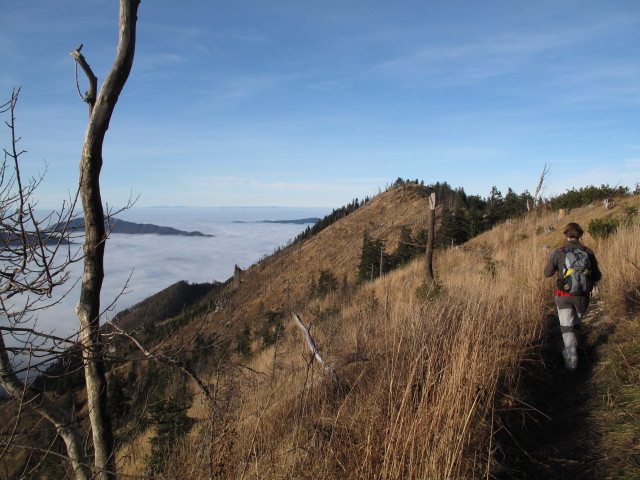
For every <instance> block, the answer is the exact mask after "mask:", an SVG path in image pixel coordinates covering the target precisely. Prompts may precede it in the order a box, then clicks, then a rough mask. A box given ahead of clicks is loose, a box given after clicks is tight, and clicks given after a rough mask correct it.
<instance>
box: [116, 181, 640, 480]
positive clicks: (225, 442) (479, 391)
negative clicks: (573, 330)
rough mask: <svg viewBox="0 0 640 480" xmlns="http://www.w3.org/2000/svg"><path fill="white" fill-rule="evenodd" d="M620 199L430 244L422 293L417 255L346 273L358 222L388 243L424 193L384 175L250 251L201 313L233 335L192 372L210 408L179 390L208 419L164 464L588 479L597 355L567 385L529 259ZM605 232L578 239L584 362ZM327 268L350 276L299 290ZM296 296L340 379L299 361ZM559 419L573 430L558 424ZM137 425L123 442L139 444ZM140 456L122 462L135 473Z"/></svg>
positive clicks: (213, 474) (544, 287) (255, 471)
mask: <svg viewBox="0 0 640 480" xmlns="http://www.w3.org/2000/svg"><path fill="white" fill-rule="evenodd" d="M625 202H626V203H625ZM619 203H620V205H619V206H618V207H617V210H616V209H614V210H604V208H603V207H602V206H601V205H598V206H594V207H592V208H589V207H584V208H580V209H575V210H573V211H571V212H570V216H569V218H558V214H557V213H554V212H551V211H548V212H544V211H542V212H532V213H531V214H529V215H527V216H525V217H523V218H520V219H516V220H512V221H508V222H505V223H504V224H502V225H500V226H498V227H496V228H495V229H493V230H492V231H490V232H486V233H485V234H482V235H480V236H478V237H477V238H475V239H473V240H472V241H470V242H468V244H466V245H465V246H464V247H463V248H454V249H448V250H446V251H442V252H439V254H438V255H437V258H436V267H435V270H436V275H437V277H438V281H439V284H440V285H441V287H442V288H441V290H440V291H439V292H431V293H429V291H428V290H425V288H424V286H423V266H422V261H423V260H421V259H417V260H416V261H414V262H413V263H411V264H409V265H408V266H407V267H405V268H403V269H399V270H397V271H395V272H392V273H389V274H387V275H385V276H384V277H383V278H381V279H378V280H376V281H375V282H372V283H368V284H365V285H364V286H362V287H356V286H355V272H356V267H357V263H358V259H359V255H360V250H361V247H362V238H363V234H364V232H365V231H368V232H369V233H370V234H371V235H374V236H376V237H379V238H382V239H384V240H385V241H386V244H387V246H388V249H393V248H395V244H396V243H397V241H398V239H399V235H400V230H401V228H402V227H403V226H410V227H413V228H416V229H418V228H422V227H423V226H424V225H425V222H426V208H427V199H426V195H425V190H424V189H423V188H421V187H420V186H418V185H412V184H409V185H405V186H403V187H400V188H393V189H390V190H388V191H386V192H384V193H382V194H380V195H378V196H377V197H375V198H374V199H372V200H371V201H370V202H368V203H367V204H366V205H364V206H363V207H361V208H360V209H358V210H356V211H355V212H354V213H352V214H350V215H349V216H347V217H346V218H344V219H342V220H340V221H338V222H336V223H335V224H333V225H331V226H329V227H328V228H326V229H325V230H323V231H321V232H320V233H319V234H317V235H316V236H314V237H312V238H311V239H309V240H306V241H304V242H302V243H300V244H294V245H292V246H289V247H287V248H284V249H281V250H279V251H277V252H275V253H274V254H273V255H272V256H270V257H267V258H265V259H263V260H261V261H260V262H259V263H258V264H256V265H254V266H253V267H251V268H250V269H248V270H247V271H244V272H241V273H240V274H239V276H238V277H237V278H236V279H235V280H230V281H229V282H227V284H226V286H225V289H224V290H223V293H221V294H219V295H217V296H216V297H215V299H214V302H215V305H216V307H215V309H214V310H213V311H210V312H209V313H208V314H207V317H206V318H207V320H206V323H205V324H204V325H201V324H198V325H199V327H198V328H201V329H202V330H201V334H202V336H204V337H206V338H209V339H212V338H215V340H213V341H212V342H211V345H212V346H211V348H212V349H213V350H217V351H218V352H219V351H220V350H219V348H220V347H221V346H222V345H223V344H224V343H225V341H223V340H221V336H220V335H221V334H220V332H221V331H225V332H226V338H227V339H228V341H230V342H231V349H230V350H227V351H228V356H227V357H225V358H227V360H225V361H224V363H223V364H220V363H219V362H220V357H216V358H218V360H217V361H216V362H214V364H213V365H216V366H215V369H214V370H215V371H216V373H215V374H213V375H211V374H206V373H204V372H206V369H205V370H201V371H202V372H203V373H204V374H205V375H207V378H208V381H209V382H210V384H211V385H216V388H217V389H218V390H217V391H218V394H217V395H216V396H215V402H214V405H215V407H214V411H215V412H218V413H214V414H213V416H211V414H210V413H208V412H209V408H210V407H205V405H204V404H203V403H202V402H203V399H202V397H201V396H200V395H198V394H197V393H196V391H195V390H193V389H192V388H190V391H192V392H194V393H196V398H200V400H199V401H197V402H196V403H195V404H194V406H193V407H192V408H191V409H190V410H189V413H188V415H189V416H190V417H191V418H194V419H197V421H198V423H200V424H201V425H202V426H203V428H204V426H206V428H205V430H199V432H200V433H197V432H196V431H192V432H191V434H189V435H187V436H186V437H184V444H183V447H181V449H180V452H181V453H180V455H179V456H177V457H176V456H174V457H172V459H171V460H170V461H167V462H166V464H165V467H164V469H165V472H167V474H168V475H171V474H172V472H173V474H174V475H178V474H177V472H181V475H180V478H194V479H195V478H278V477H280V476H288V477H291V478H354V479H360V478H380V476H382V477H383V478H434V479H435V478H438V479H440V478H475V477H482V478H530V477H531V475H534V478H538V477H536V476H537V475H541V474H542V475H545V476H547V477H549V478H566V477H563V475H573V477H571V478H598V477H597V473H595V472H598V471H601V470H602V469H603V468H604V469H606V468H608V467H607V466H608V465H609V463H608V462H610V461H611V460H610V459H608V458H606V457H605V455H603V454H601V453H600V454H596V452H598V451H599V452H602V448H603V444H602V443H601V442H599V441H594V440H593V439H594V438H602V437H603V435H604V433H603V430H602V429H603V428H604V427H603V425H602V423H601V421H600V420H598V419H596V418H595V417H597V416H598V415H600V413H596V412H599V410H598V409H599V408H600V407H602V405H600V407H597V406H596V405H595V403H592V402H595V401H596V395H594V394H593V391H594V389H595V388H597V387H595V386H594V384H595V383H594V382H596V380H595V379H594V378H592V377H593V376H594V369H592V368H588V369H586V370H584V371H582V372H581V374H580V376H579V377H576V378H574V379H570V381H567V379H566V378H565V377H563V376H561V375H560V374H559V372H558V371H557V370H556V365H557V364H558V361H559V358H560V357H559V355H560V353H559V349H558V345H557V341H558V338H559V337H558V333H557V328H555V327H556V325H555V317H554V309H553V304H552V295H551V291H552V288H551V283H550V282H549V281H547V280H545V279H544V278H543V276H542V273H541V271H542V268H543V266H544V263H545V262H546V260H547V256H548V254H549V252H550V251H551V249H553V248H555V247H556V246H558V245H560V244H561V243H562V242H563V239H562V235H561V234H560V233H559V232H560V231H561V229H562V226H563V225H564V224H565V223H566V222H567V221H569V219H570V220H575V221H578V222H580V223H582V224H584V225H585V226H586V225H587V224H588V223H589V221H590V220H592V219H594V218H608V217H616V216H617V217H619V216H621V215H622V212H623V209H624V207H625V205H626V204H629V205H628V206H633V205H635V206H637V205H638V203H639V202H638V197H628V198H626V199H625V200H622V201H620V202H619ZM634 228H636V227H634ZM620 236H622V235H620ZM615 238H618V237H617V236H616V237H615ZM613 241H614V240H613V239H606V240H596V239H593V238H590V236H589V235H586V238H585V242H586V243H587V244H589V245H590V246H592V248H594V250H595V251H596V253H597V254H598V256H599V257H601V258H602V259H603V265H605V267H604V270H605V272H606V273H605V280H603V282H602V284H601V286H600V288H599V289H598V292H597V293H596V294H595V298H594V308H593V310H592V315H593V316H592V317H591V319H589V318H588V319H587V322H588V321H592V322H594V323H595V324H597V328H594V329H593V330H592V331H591V332H590V335H591V336H590V338H591V340H590V341H591V342H592V348H591V349H590V351H589V353H588V356H587V357H585V359H588V360H589V361H591V362H592V363H593V364H595V362H599V359H598V358H599V357H598V355H599V354H598V353H597V352H598V349H599V348H600V346H601V345H602V343H603V339H602V338H600V337H602V335H603V332H607V335H610V334H611V318H610V317H607V318H603V317H602V315H601V312H602V308H601V305H603V304H608V303H610V302H613V303H616V302H618V303H619V302H620V300H619V299H616V298H615V294H614V293H613V292H612V290H611V289H612V286H613V285H615V284H616V282H619V281H620V280H619V277H618V276H617V275H615V276H614V275H612V274H611V272H609V271H607V268H606V264H607V262H610V261H611V259H610V258H608V255H610V253H608V252H609V250H607V249H606V248H605V247H604V245H605V242H607V244H610V243H611V242H613ZM616 248H625V247H616ZM632 251H633V252H634V254H635V255H636V256H637V255H638V252H640V250H638V249H637V248H636V249H635V250H632ZM636 260H637V259H636ZM322 270H330V271H331V272H332V273H333V274H334V276H335V277H336V278H337V279H339V280H340V283H341V284H342V282H343V278H345V277H346V279H347V281H346V288H344V287H343V286H342V285H341V287H340V288H339V289H337V290H336V291H335V292H334V293H332V294H330V295H327V296H326V297H324V298H310V295H309V290H310V285H311V284H312V282H313V280H314V279H317V277H318V275H319V273H320V272H321V271H322ZM624 274H628V275H635V274H634V273H633V272H632V271H627V270H625V272H624ZM633 278H638V277H637V275H636V276H635V277H633ZM212 300H213V299H212ZM291 310H293V311H295V312H296V313H298V314H299V315H300V316H301V318H302V319H303V321H304V322H305V323H306V324H307V325H308V324H312V328H311V332H312V334H313V335H314V337H315V339H316V342H317V344H318V346H319V349H320V353H321V354H322V356H323V358H324V359H325V360H326V361H327V362H328V363H329V364H331V365H332V367H333V368H334V369H335V370H336V372H337V373H338V375H339V377H340V381H341V383H342V385H343V387H344V388H346V390H343V389H340V390H338V391H334V390H333V388H332V386H331V385H332V384H331V382H330V380H329V377H327V376H326V375H324V374H323V370H322V368H321V367H319V366H318V364H317V363H315V362H311V361H310V359H309V356H308V355H309V353H308V350H307V347H306V345H305V344H304V341H303V335H302V332H300V331H299V330H298V329H297V328H296V327H295V325H294V323H293V322H292V321H291V315H290V313H289V312H290V311H291ZM598 312H599V313H598ZM596 315H597V316H596ZM625 315H628V313H625ZM180 335H181V336H182V337H183V338H184V337H185V336H186V335H185V334H180ZM177 337H178V335H176V337H175V338H177ZM216 342H217V343H216ZM205 343H208V342H205ZM241 344H242V345H243V348H242V349H241V348H238V347H240V346H241ZM234 352H238V353H234ZM200 362H202V360H200ZM205 363H206V362H205ZM209 365H210V366H211V365H212V364H211V363H209ZM172 388H174V389H178V390H179V389H180V388H181V387H180V386H179V384H175V385H174V386H173V387H172ZM571 389H574V390H575V391H576V392H580V394H581V395H583V396H582V397H580V405H581V408H582V410H580V411H581V412H582V413H580V415H579V416H578V417H577V418H573V420H571V419H572V416H574V415H572V414H574V413H575V412H576V411H577V410H576V409H577V408H578V404H577V403H573V402H572V403H569V404H568V405H565V406H562V405H560V406H561V407H562V408H559V404H558V402H556V401H554V400H553V398H552V399H551V400H550V399H549V395H551V396H553V395H554V394H555V395H560V394H562V395H566V394H567V392H568V391H571ZM586 392H590V393H589V395H588V396H587V395H586ZM454 399H455V401H454ZM527 412H528V413H527ZM537 412H539V414H538V413H537ZM546 418H552V420H548V421H546V420H545V421H542V420H541V419H546ZM587 418H589V422H588V423H585V419H587ZM576 420H577V423H576ZM211 422H213V423H211ZM578 424H579V425H580V426H581V427H582V428H581V429H577V425H578ZM541 425H542V426H543V427H542V428H541ZM552 427H553V428H552ZM565 427H566V428H569V431H570V432H571V434H569V435H568V436H567V434H566V432H565V433H564V434H563V435H562V436H557V438H555V437H554V435H556V434H557V433H558V432H560V431H561V430H562V429H563V428H565ZM205 431H206V432H207V433H206V434H205V433H204V432H205ZM507 431H508V432H509V433H506V432H507ZM553 432H556V433H553ZM148 435H149V432H147V433H146V434H145V436H143V437H139V440H140V441H142V440H143V439H145V438H146V439H147V440H144V441H142V443H137V442H134V444H133V445H135V448H143V449H144V448H145V447H144V444H145V443H144V442H145V441H148V439H149V437H148ZM550 435H551V437H550ZM573 435H575V436H576V438H573V440H570V439H571V438H572V436H573ZM527 438H528V439H529V440H528V442H525V441H524V440H525V439H527ZM586 438H588V439H589V441H582V440H584V439H586ZM576 445H581V447H580V448H574V447H575V446H576ZM525 449H526V450H525ZM551 451H553V452H554V455H553V456H551V454H550V452H551ZM623 451H624V450H623ZM125 452H126V451H125ZM125 452H123V454H124V453H125ZM617 455H620V452H618V453H617ZM581 456H583V457H584V458H588V461H587V462H585V463H584V464H583V462H582V460H581ZM622 456H623V457H624V455H622ZM207 459H208V460H207ZM523 459H526V461H523ZM185 462H186V463H185ZM212 462H213V463H212ZM205 464H206V465H205ZM136 465H139V464H138V463H134V464H132V465H131V469H128V470H126V471H128V472H129V473H134V472H136V471H137V470H136V469H137V468H139V467H138V466H136ZM611 468H614V467H611ZM185 472H189V473H188V474H187V473H185ZM554 472H555V473H554ZM594 475H595V477H594ZM611 478H616V477H615V476H612V477H611Z"/></svg>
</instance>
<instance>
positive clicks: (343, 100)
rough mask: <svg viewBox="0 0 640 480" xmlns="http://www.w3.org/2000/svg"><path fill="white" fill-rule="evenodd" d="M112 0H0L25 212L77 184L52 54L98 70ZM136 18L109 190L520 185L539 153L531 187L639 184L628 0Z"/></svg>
mask: <svg viewBox="0 0 640 480" xmlns="http://www.w3.org/2000/svg"><path fill="white" fill-rule="evenodd" d="M117 3H118V2H117V1H116V0H108V1H107V0H83V1H82V2H77V1H74V2H72V1H68V0H58V1H56V2H52V1H50V0H30V1H21V2H14V1H10V0H0V13H1V14H2V18H3V22H2V24H3V26H2V29H0V56H1V61H2V69H1V71H0V98H2V99H3V100H4V99H8V97H9V95H10V92H11V89H12V88H13V87H22V93H21V97H20V102H19V106H18V112H17V114H18V134H19V135H20V136H21V137H22V141H21V142H22V143H21V146H22V148H24V149H26V150H28V154H27V156H26V157H23V158H24V167H23V168H24V171H25V172H27V173H29V174H35V173H36V172H38V171H42V170H43V169H44V166H45V162H46V164H47V176H46V179H45V182H44V184H43V185H42V186H41V188H40V190H39V193H38V197H39V198H40V205H39V206H41V207H49V208H55V207H56V206H58V205H59V202H60V201H61V200H62V199H63V198H65V197H66V196H67V195H68V192H69V191H72V190H74V189H75V186H76V184H77V170H78V166H77V165H78V160H79V157H80V151H81V147H82V140H83V136H84V129H85V127H86V120H87V108H86V105H85V104H84V103H82V102H81V101H80V99H79V98H78V95H77V93H76V90H75V84H74V66H73V61H72V59H71V57H70V55H69V51H71V50H72V49H74V48H75V47H77V46H78V45H79V44H80V43H82V44H84V48H83V50H82V52H83V54H84V55H85V57H86V59H87V61H88V62H89V64H90V65H91V66H92V68H93V70H94V72H95V73H96V74H97V76H98V78H99V80H100V82H101V81H102V80H103V79H104V77H105V76H106V73H107V72H108V70H109V68H110V66H111V63H112V62H113V58H114V55H115V47H116V42H117V31H118V30H117V8H118V5H117ZM138 19H139V20H138V43H137V50H136V58H135V61H134V67H133V71H132V74H131V76H130V78H129V81H128V83H127V85H126V86H125V90H124V92H123V94H122V96H121V97H120V101H119V103H118V105H117V107H116V112H115V114H114V117H113V119H112V122H111V128H110V129H109V132H108V134H107V138H106V142H105V150H104V157H105V165H104V168H103V174H102V189H103V199H104V201H105V202H107V203H109V204H111V205H121V204H123V203H124V202H125V201H126V199H127V198H128V197H129V196H130V195H133V196H138V195H139V196H140V199H139V201H138V206H152V205H186V206H223V205H257V206H263V205H282V206H287V205H289V206H291V205H295V206H330V207H338V206H340V205H343V204H345V203H348V202H349V201H350V200H351V199H353V198H355V197H360V198H362V197H364V196H365V195H372V194H375V193H376V192H377V191H378V189H380V188H382V189H383V188H384V187H385V186H386V185H387V184H390V183H392V182H393V181H394V180H395V179H396V178H397V177H402V178H411V179H414V178H419V179H422V180H424V181H425V182H427V183H431V182H436V181H447V182H449V183H450V184H452V185H453V186H456V187H459V186H461V187H464V189H465V190H466V191H467V192H468V193H470V194H480V195H482V196H486V195H488V194H489V191H490V190H491V187H492V186H493V185H495V186H497V187H498V188H499V189H500V190H502V191H503V193H504V192H506V189H507V187H511V188H513V189H514V190H516V191H517V192H521V191H523V190H525V189H528V190H530V191H533V190H534V189H535V186H536V184H537V181H538V176H539V174H540V172H541V170H542V168H543V166H544V164H545V163H549V164H551V176H550V177H549V183H548V188H547V191H546V193H547V195H553V194H558V193H562V192H563V191H565V190H566V189H567V188H569V187H572V186H575V187H580V186H586V185H590V184H596V185H599V184H602V183H609V184H612V185H614V184H618V183H619V184H622V185H628V186H631V187H633V186H634V185H635V183H636V182H638V181H640V2H638V1H637V0H606V1H605V0H602V1H593V0H554V1H548V0H541V1H537V2H524V1H514V0H501V1H492V0H488V1H484V2H479V1H476V0H473V1H472V0H451V1H444V0H438V1H435V0H423V1H406V0H394V1H390V0H389V1H381V0H369V1H361V0H343V1H334V0H325V1H323V2H319V1H310V0H296V1H293V0H281V1H278V0H276V1H273V2H265V1H257V0H235V1H233V2H232V1H228V0H217V1H204V0H194V1H190V2H175V1H168V0H153V1H151V0H144V1H143V2H142V4H141V5H140V9H139V16H138ZM81 87H82V88H83V90H84V89H86V83H84V78H82V77H81ZM0 139H1V140H2V146H4V147H6V146H8V139H9V137H8V131H7V130H6V129H4V130H2V136H1V137H0Z"/></svg>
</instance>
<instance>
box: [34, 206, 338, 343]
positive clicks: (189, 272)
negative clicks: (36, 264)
mask: <svg viewBox="0 0 640 480" xmlns="http://www.w3.org/2000/svg"><path fill="white" fill-rule="evenodd" d="M330 211H331V209H330V208H319V207H315V208H312V207H308V208H302V207H300V208H293V207H216V208H187V207H185V208H178V207H155V208H135V207H134V208H131V209H129V210H126V211H123V212H121V213H119V214H117V215H115V217H116V218H120V219H122V220H127V221H131V222H136V223H151V224H155V225H160V226H165V227H173V228H176V229H179V230H185V231H189V232H191V231H199V232H201V233H204V234H208V235H213V236H212V237H186V236H167V235H156V234H149V235H129V234H116V233H114V234H111V236H110V237H109V240H108V241H107V245H106V251H105V277H104V284H103V289H102V294H101V303H102V305H103V308H105V307H107V306H109V305H110V304H111V303H112V302H114V301H115V304H114V305H113V306H112V307H111V309H110V310H109V311H108V312H106V313H105V317H106V318H109V319H111V318H113V316H114V315H115V314H116V313H118V312H119V311H122V310H124V309H125V308H128V307H130V306H132V305H135V304H136V303H138V302H140V301H142V300H144V299H145V298H147V297H148V296H150V295H153V294H154V293H157V292H159V291H160V290H162V289H164V288H166V287H168V286H170V285H172V284H174V283H176V282H178V281H180V280H186V281H188V282H189V283H203V282H213V281H221V282H222V281H225V280H227V279H228V278H229V277H231V276H232V275H233V271H234V267H235V265H238V266H239V267H240V268H243V269H245V268H248V267H249V266H251V265H252V264H254V263H256V262H257V261H258V260H259V259H260V258H262V257H264V256H266V255H269V254H271V253H273V252H274V250H275V249H277V248H278V247H279V246H284V245H286V244H287V243H288V242H289V241H290V240H292V239H293V238H295V237H296V236H297V235H298V234H299V233H300V232H302V231H303V230H305V229H306V228H307V226H309V225H310V224H285V223H263V221H264V220H297V219H303V218H311V217H318V218H322V217H324V216H325V215H326V214H328V213H329V212H330ZM80 247H81V245H80V244H78V246H77V248H80ZM70 271H71V279H70V280H69V282H68V285H72V284H73V282H74V281H76V280H77V279H79V278H80V277H81V274H82V265H81V264H79V263H78V264H75V265H74V266H73V267H72V268H71V270H70ZM127 280H128V284H127ZM125 285H126V290H125V294H123V295H121V292H122V290H123V288H124V287H125ZM63 288H64V287H62V288H61V289H60V290H59V292H60V293H61V292H62V291H63V290H62V289H63ZM79 290H80V287H79V282H78V284H77V285H76V286H75V287H74V289H73V290H72V291H71V292H70V293H69V294H68V295H67V296H66V297H65V298H63V299H62V300H61V301H60V303H59V304H57V305H55V306H53V307H51V308H49V309H47V310H44V311H42V312H41V313H40V315H39V318H38V329H39V330H42V331H47V332H51V331H53V332H55V334H56V335H59V336H66V335H69V334H71V333H72V332H74V331H77V329H78V320H77V317H76V315H75V306H76V304H77V303H78V298H79Z"/></svg>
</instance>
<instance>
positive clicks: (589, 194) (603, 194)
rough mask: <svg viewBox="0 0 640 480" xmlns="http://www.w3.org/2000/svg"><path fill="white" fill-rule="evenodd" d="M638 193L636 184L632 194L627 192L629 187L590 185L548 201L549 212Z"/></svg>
mask: <svg viewBox="0 0 640 480" xmlns="http://www.w3.org/2000/svg"><path fill="white" fill-rule="evenodd" d="M639 193H640V187H639V186H638V184H636V189H635V191H634V192H633V193H632V192H631V191H630V190H629V187H623V186H616V187H610V186H609V185H608V184H607V185H600V186H599V187H595V186H593V185H590V186H588V187H582V188H579V189H578V190H576V189H575V188H572V189H571V190H567V191H566V192H565V193H563V194H561V195H558V196H557V197H554V198H552V199H551V200H550V201H549V208H551V210H560V209H561V208H578V207H584V206H585V205H589V204H590V203H593V202H595V201H598V200H604V199H605V198H609V197H618V196H624V195H632V194H633V195H638V194H639Z"/></svg>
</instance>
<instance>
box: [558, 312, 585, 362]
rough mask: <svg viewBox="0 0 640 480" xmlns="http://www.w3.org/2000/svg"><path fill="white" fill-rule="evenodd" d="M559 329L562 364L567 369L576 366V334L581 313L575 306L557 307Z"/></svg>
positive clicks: (579, 324)
mask: <svg viewBox="0 0 640 480" xmlns="http://www.w3.org/2000/svg"><path fill="white" fill-rule="evenodd" d="M558 318H559V319H560V331H561V332H562V341H563V342H564V350H563V351H562V356H563V357H564V366H565V367H566V369H567V370H575V369H576V368H578V335H577V331H579V330H580V326H581V324H582V323H581V314H580V313H579V312H578V310H576V308H575V307H569V308H558Z"/></svg>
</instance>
